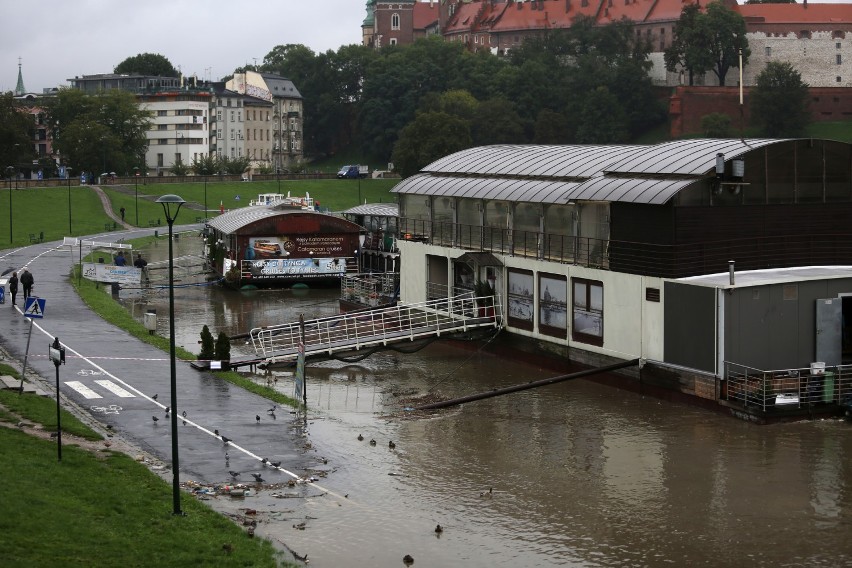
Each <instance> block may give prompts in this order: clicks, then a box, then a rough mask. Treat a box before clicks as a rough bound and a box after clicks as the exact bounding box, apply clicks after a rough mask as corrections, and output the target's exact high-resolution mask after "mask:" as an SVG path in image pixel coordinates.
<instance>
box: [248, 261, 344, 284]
mask: <svg viewBox="0 0 852 568" xmlns="http://www.w3.org/2000/svg"><path fill="white" fill-rule="evenodd" d="M345 272H346V259H345V258H291V259H286V258H285V259H278V260H252V261H243V273H244V274H245V273H249V274H251V278H252V279H254V280H264V279H272V278H287V277H299V278H305V277H314V278H323V277H325V278H329V277H339V276H343V274H344V273H345Z"/></svg>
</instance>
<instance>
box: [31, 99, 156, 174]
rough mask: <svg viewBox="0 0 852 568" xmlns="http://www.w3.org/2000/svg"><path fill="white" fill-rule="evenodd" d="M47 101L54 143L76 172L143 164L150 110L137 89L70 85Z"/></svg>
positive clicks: (123, 170) (129, 168)
mask: <svg viewBox="0 0 852 568" xmlns="http://www.w3.org/2000/svg"><path fill="white" fill-rule="evenodd" d="M46 104H47V115H48V123H49V124H50V127H51V129H52V132H53V137H54V147H55V148H56V150H58V151H59V153H60V154H61V155H62V156H64V158H65V160H66V163H67V165H70V166H72V167H73V170H74V171H75V172H91V173H94V174H98V173H102V172H117V173H121V174H125V175H126V174H128V173H129V172H131V171H132V170H133V167H134V166H140V165H143V164H144V156H145V150H146V148H147V147H148V139H147V137H146V132H147V131H148V128H149V124H150V113H149V112H148V111H145V110H142V109H140V108H139V106H138V105H137V104H136V98H135V96H134V95H133V94H131V93H128V92H126V91H120V90H117V89H115V90H111V91H105V92H102V93H98V94H96V95H87V94H86V93H83V92H82V91H78V90H76V89H66V90H62V91H60V92H59V94H58V95H57V96H56V97H55V98H54V99H50V100H48V101H47V102H46Z"/></svg>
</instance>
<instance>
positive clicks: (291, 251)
mask: <svg viewBox="0 0 852 568" xmlns="http://www.w3.org/2000/svg"><path fill="white" fill-rule="evenodd" d="M343 243H344V239H343V236H342V235H328V236H324V235H297V236H293V237H289V236H281V237H252V238H250V239H249V240H248V246H247V247H246V251H245V260H261V259H266V258H287V257H289V256H296V257H310V258H317V257H334V256H343V255H344V250H343ZM353 252H354V251H353ZM350 255H351V253H350Z"/></svg>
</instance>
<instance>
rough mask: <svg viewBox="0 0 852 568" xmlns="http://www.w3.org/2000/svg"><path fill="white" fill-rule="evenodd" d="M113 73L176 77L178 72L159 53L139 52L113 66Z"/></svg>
mask: <svg viewBox="0 0 852 568" xmlns="http://www.w3.org/2000/svg"><path fill="white" fill-rule="evenodd" d="M113 73H123V74H126V75H154V76H158V77H177V76H178V75H179V74H180V73H178V71H177V69H175V68H174V66H173V65H172V64H171V62H170V61H169V60H168V59H166V58H165V57H164V56H162V55H160V54H159V53H140V54H139V55H134V56H133V57H128V58H127V59H125V60H124V61H122V62H121V63H119V64H118V65H116V66H115V69H113Z"/></svg>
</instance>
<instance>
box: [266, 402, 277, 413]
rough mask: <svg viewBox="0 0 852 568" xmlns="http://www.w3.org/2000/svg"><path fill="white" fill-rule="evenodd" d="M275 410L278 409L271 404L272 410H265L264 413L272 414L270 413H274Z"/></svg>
mask: <svg viewBox="0 0 852 568" xmlns="http://www.w3.org/2000/svg"><path fill="white" fill-rule="evenodd" d="M276 408H278V407H277V406H276V405H274V404H273V405H272V408H270V409H269V410H267V411H266V413H267V414H272V413H274V412H275V409H276Z"/></svg>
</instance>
